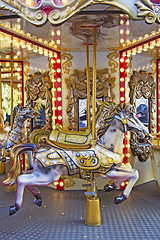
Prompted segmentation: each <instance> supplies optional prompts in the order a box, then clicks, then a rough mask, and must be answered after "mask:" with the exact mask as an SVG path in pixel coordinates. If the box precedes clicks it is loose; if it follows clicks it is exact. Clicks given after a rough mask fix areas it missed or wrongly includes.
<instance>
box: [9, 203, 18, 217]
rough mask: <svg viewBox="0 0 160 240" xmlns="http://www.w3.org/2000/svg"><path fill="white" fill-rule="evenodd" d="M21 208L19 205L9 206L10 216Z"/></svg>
mask: <svg viewBox="0 0 160 240" xmlns="http://www.w3.org/2000/svg"><path fill="white" fill-rule="evenodd" d="M19 209H20V207H19V206H18V205H16V204H15V205H12V206H10V208H9V216H11V215H13V214H15V213H16V212H17V211H18V210H19Z"/></svg>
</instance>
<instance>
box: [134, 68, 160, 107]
mask: <svg viewBox="0 0 160 240" xmlns="http://www.w3.org/2000/svg"><path fill="white" fill-rule="evenodd" d="M129 87H130V98H131V99H132V100H131V104H133V103H134V99H135V98H137V99H140V98H141V97H144V98H147V99H149V98H152V99H153V98H154V100H155V88H156V83H155V81H154V78H153V75H152V73H147V72H146V71H144V70H140V71H139V72H136V71H133V74H132V75H131V78H130V82H129Z"/></svg>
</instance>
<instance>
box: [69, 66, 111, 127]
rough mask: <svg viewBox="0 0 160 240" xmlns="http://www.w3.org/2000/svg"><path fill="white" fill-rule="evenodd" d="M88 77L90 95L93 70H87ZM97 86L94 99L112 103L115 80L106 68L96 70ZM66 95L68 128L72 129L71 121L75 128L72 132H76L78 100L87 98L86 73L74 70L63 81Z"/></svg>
mask: <svg viewBox="0 0 160 240" xmlns="http://www.w3.org/2000/svg"><path fill="white" fill-rule="evenodd" d="M89 71H90V73H89V77H90V93H91V95H92V79H93V69H92V68H90V69H89ZM96 75H97V81H96V82H97V84H96V97H97V98H103V101H110V102H112V101H113V99H114V97H115V96H114V93H113V88H114V86H115V78H114V77H111V75H110V73H109V70H108V68H105V69H102V70H97V74H96ZM65 81H66V84H67V87H68V89H69V93H68V96H67V98H68V107H67V114H68V116H69V122H70V127H69V129H70V130H71V129H72V127H71V126H72V121H73V122H74V123H75V125H76V127H75V129H74V130H78V99H79V98H81V99H85V98H87V73H86V70H85V71H79V70H77V69H75V70H74V73H73V74H72V75H70V76H69V78H66V79H65Z"/></svg>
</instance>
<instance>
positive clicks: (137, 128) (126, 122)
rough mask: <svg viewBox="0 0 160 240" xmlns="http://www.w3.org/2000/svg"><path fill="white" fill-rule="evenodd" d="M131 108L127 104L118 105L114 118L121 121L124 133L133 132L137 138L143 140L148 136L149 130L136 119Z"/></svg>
mask: <svg viewBox="0 0 160 240" xmlns="http://www.w3.org/2000/svg"><path fill="white" fill-rule="evenodd" d="M132 108H133V107H132V106H131V105H129V104H125V103H120V104H119V105H118V106H117V107H116V108H115V109H114V112H115V118H116V119H117V120H119V121H121V123H122V125H123V131H124V133H125V132H127V131H130V132H135V133H136V134H137V136H138V137H139V138H141V139H144V138H145V136H146V135H148V136H149V135H150V134H149V130H148V128H147V127H146V126H144V124H143V123H142V122H141V121H140V120H139V119H138V118H137V117H136V115H135V113H134V112H133V109H132Z"/></svg>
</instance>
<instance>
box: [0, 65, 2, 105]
mask: <svg viewBox="0 0 160 240" xmlns="http://www.w3.org/2000/svg"><path fill="white" fill-rule="evenodd" d="M0 109H2V76H1V66H0Z"/></svg>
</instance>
